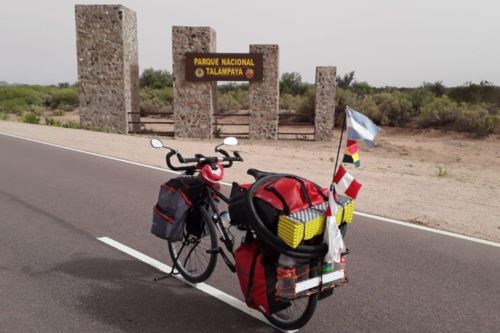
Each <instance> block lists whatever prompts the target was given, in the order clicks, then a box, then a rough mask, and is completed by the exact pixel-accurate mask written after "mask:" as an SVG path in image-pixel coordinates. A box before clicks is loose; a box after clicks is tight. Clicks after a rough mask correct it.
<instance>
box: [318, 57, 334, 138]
mask: <svg viewBox="0 0 500 333" xmlns="http://www.w3.org/2000/svg"><path fill="white" fill-rule="evenodd" d="M336 72H337V67H335V66H325V67H316V99H315V113H314V131H315V140H317V141H330V140H332V139H333V121H334V117H335V90H336V86H337V84H336V81H335V78H336Z"/></svg>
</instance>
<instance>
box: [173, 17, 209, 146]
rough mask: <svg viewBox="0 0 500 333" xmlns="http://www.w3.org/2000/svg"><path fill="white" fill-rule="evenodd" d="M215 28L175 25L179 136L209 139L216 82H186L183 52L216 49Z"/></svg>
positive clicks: (175, 120)
mask: <svg viewBox="0 0 500 333" xmlns="http://www.w3.org/2000/svg"><path fill="white" fill-rule="evenodd" d="M215 37H216V36H215V30H214V29H212V28H210V27H179V26H173V27H172V55H173V75H174V130H175V136H176V137H180V138H205V139H210V138H211V137H212V134H213V112H214V108H215V89H216V86H217V83H216V82H215V81H214V82H187V81H186V80H185V64H184V54H185V53H186V52H207V53H210V52H215V48H216V47H215V45H216V40H215Z"/></svg>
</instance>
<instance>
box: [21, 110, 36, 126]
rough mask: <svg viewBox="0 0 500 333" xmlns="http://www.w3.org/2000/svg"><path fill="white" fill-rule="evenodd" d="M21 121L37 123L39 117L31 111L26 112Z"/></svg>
mask: <svg viewBox="0 0 500 333" xmlns="http://www.w3.org/2000/svg"><path fill="white" fill-rule="evenodd" d="M22 121H23V123H28V124H38V123H39V122H40V118H39V117H38V116H37V115H36V114H35V113H33V112H27V113H25V114H24V116H23V118H22Z"/></svg>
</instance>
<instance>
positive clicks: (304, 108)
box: [297, 86, 316, 116]
mask: <svg viewBox="0 0 500 333" xmlns="http://www.w3.org/2000/svg"><path fill="white" fill-rule="evenodd" d="M315 103H316V89H315V88H314V86H308V87H307V89H306V91H305V93H304V95H303V96H302V99H301V102H300V105H299V108H298V109H297V113H299V114H301V115H305V116H312V115H314V108H315Z"/></svg>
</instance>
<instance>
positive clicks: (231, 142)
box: [215, 136, 238, 152]
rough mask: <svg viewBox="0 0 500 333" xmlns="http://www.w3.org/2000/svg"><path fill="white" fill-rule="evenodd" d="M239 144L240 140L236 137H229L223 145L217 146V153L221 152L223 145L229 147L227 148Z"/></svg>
mask: <svg viewBox="0 0 500 333" xmlns="http://www.w3.org/2000/svg"><path fill="white" fill-rule="evenodd" d="M237 144H238V139H236V138H235V137H234V136H228V137H227V138H225V139H224V141H222V143H221V144H218V145H217V146H215V151H216V152H220V148H219V147H220V146H222V145H227V146H236V145H237Z"/></svg>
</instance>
